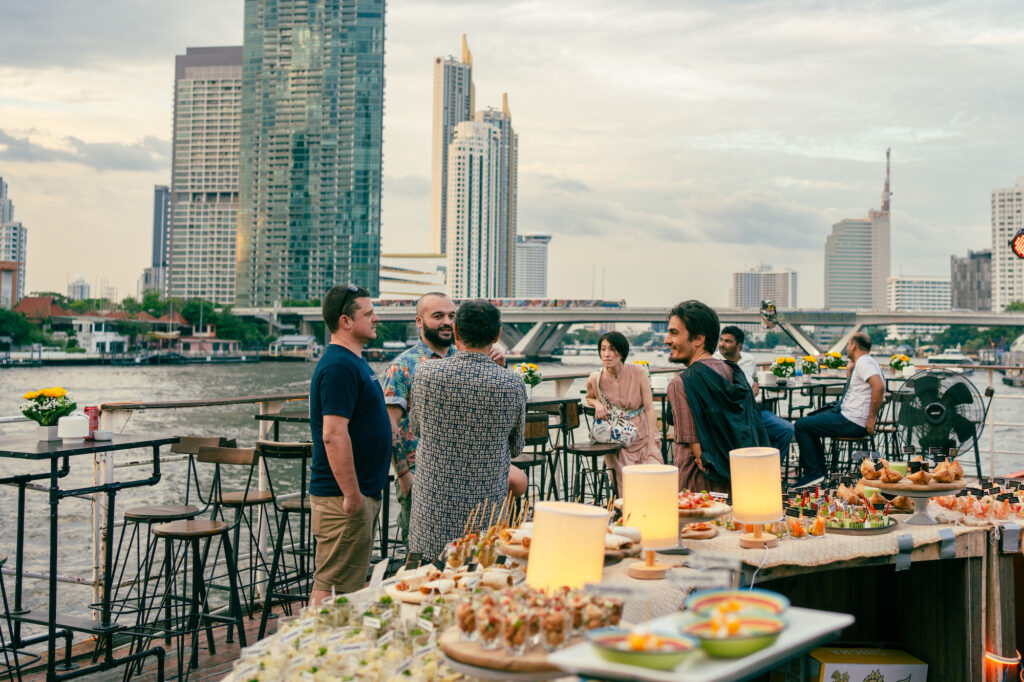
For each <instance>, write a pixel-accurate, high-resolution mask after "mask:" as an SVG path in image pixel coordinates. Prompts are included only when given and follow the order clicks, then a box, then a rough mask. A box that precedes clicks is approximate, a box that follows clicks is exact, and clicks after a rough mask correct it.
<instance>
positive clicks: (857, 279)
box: [825, 150, 891, 310]
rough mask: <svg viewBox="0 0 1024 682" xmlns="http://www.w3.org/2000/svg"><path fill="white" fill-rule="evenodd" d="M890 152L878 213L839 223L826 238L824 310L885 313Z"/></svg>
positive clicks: (869, 212) (888, 249)
mask: <svg viewBox="0 0 1024 682" xmlns="http://www.w3.org/2000/svg"><path fill="white" fill-rule="evenodd" d="M889 198H890V194H889V150H886V152H885V188H884V189H883V190H882V207H881V210H878V211H875V210H870V211H868V217H867V218H859V219H847V220H842V221H840V222H838V223H836V224H835V225H833V226H832V234H830V235H829V236H828V237H827V238H826V239H825V308H827V309H830V310H885V309H886V281H887V280H888V279H889V268H890V258H891V256H890V246H889Z"/></svg>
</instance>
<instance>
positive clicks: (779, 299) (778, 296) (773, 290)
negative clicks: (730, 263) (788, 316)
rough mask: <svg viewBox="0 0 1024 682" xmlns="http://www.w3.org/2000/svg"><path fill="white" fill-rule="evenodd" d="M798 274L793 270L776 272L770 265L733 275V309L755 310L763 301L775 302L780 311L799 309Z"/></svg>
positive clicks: (731, 297) (731, 293)
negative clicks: (797, 300)
mask: <svg viewBox="0 0 1024 682" xmlns="http://www.w3.org/2000/svg"><path fill="white" fill-rule="evenodd" d="M796 283H797V277H796V273H795V272H793V271H792V270H782V271H781V272H774V271H773V270H772V267H771V266H770V265H761V266H759V267H757V268H751V269H750V270H746V271H744V272H734V273H732V289H731V290H730V305H732V307H733V308H742V309H748V310H753V309H757V308H760V307H761V301H765V300H768V301H775V305H776V306H778V307H779V308H780V309H789V310H792V309H793V308H796V307H797V303H796Z"/></svg>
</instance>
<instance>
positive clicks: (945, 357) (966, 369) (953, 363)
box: [927, 348, 978, 376]
mask: <svg viewBox="0 0 1024 682" xmlns="http://www.w3.org/2000/svg"><path fill="white" fill-rule="evenodd" d="M927 364H929V365H935V366H937V367H945V368H946V369H949V370H951V371H953V372H958V373H960V374H963V375H965V376H966V375H968V374H970V373H971V372H973V371H974V365H977V364H978V363H976V362H975V361H974V360H972V359H970V358H969V357H967V356H966V355H964V354H963V353H961V352H960V351H958V350H956V349H955V348H947V349H946V350H944V351H942V352H941V353H939V354H938V355H932V356H931V357H929V358H928V361H927Z"/></svg>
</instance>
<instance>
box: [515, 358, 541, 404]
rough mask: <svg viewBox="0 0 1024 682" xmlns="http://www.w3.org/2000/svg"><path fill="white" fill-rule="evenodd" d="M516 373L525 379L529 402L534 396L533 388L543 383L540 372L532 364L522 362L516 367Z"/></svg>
mask: <svg viewBox="0 0 1024 682" xmlns="http://www.w3.org/2000/svg"><path fill="white" fill-rule="evenodd" d="M516 371H517V372H519V373H520V374H521V375H522V377H523V383H525V384H526V398H527V400H529V399H530V397H532V396H533V387H534V386H536V385H537V384H539V383H540V382H541V375H540V371H539V370H538V369H537V365H535V364H533V363H532V362H520V363H519V364H517V365H516Z"/></svg>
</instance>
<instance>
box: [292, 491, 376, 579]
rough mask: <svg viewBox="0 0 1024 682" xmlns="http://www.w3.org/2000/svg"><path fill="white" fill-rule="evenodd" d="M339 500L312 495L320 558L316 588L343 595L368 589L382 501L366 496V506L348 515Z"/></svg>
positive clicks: (318, 558)
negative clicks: (376, 525) (375, 532)
mask: <svg viewBox="0 0 1024 682" xmlns="http://www.w3.org/2000/svg"><path fill="white" fill-rule="evenodd" d="M343 499H344V498H343V497H341V496H339V497H318V496H317V495H310V496H309V504H310V507H311V509H312V513H313V536H314V537H315V538H316V559H315V566H316V567H315V569H314V571H313V589H314V590H323V591H325V592H330V591H331V589H332V588H333V589H334V591H335V592H337V593H339V594H342V593H345V592H355V591H356V590H361V589H363V587H365V586H366V572H367V571H368V570H369V567H370V552H371V550H372V549H373V536H374V523H373V522H374V520H375V519H376V518H377V513H378V512H379V511H380V504H381V501H380V498H373V497H367V496H365V495H364V496H363V506H362V507H361V508H360V509H359V511H357V512H356V513H355V514H346V513H345V511H344V510H343V509H342V506H341V504H342V500H343Z"/></svg>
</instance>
